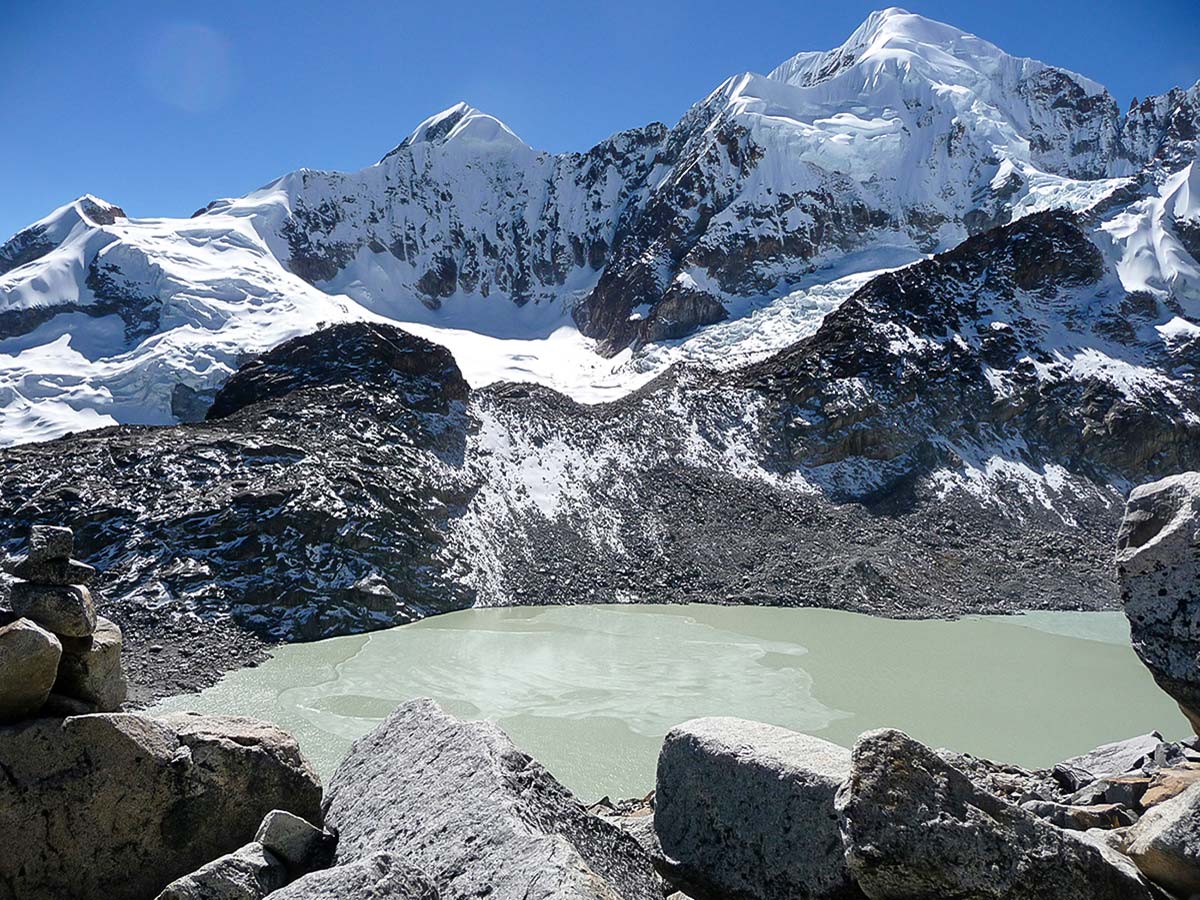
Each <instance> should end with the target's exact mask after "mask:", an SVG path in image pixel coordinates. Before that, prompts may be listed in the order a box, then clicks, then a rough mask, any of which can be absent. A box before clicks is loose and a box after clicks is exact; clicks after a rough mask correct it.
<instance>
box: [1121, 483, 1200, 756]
mask: <svg viewBox="0 0 1200 900" xmlns="http://www.w3.org/2000/svg"><path fill="white" fill-rule="evenodd" d="M1117 576H1118V579H1119V580H1120V584H1121V600H1122V602H1123V603H1124V606H1125V615H1126V617H1128V619H1129V625H1130V632H1131V635H1132V638H1133V649H1134V650H1136V651H1137V654H1138V656H1139V657H1141V660H1142V662H1143V663H1145V665H1146V667H1147V668H1148V669H1149V670H1150V672H1151V674H1152V675H1153V676H1154V680H1155V681H1156V682H1158V686H1159V687H1161V688H1162V689H1163V690H1164V691H1166V692H1167V693H1168V694H1170V695H1171V696H1172V697H1173V698H1174V699H1175V700H1176V702H1178V703H1179V707H1180V709H1181V710H1182V711H1183V713H1184V715H1185V716H1187V718H1188V721H1189V722H1190V723H1191V725H1192V728H1193V730H1195V731H1197V732H1200V666H1198V665H1197V662H1196V661H1197V659H1200V472H1188V473H1186V474H1183V475H1175V476H1172V477H1171V478H1164V479H1162V480H1161V481H1155V482H1153V483H1151V484H1145V485H1141V486H1140V487H1136V488H1134V489H1133V491H1132V493H1130V495H1129V501H1128V503H1127V504H1126V506H1125V518H1124V521H1122V522H1121V530H1120V532H1119V533H1118V536H1117Z"/></svg>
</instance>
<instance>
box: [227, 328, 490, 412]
mask: <svg viewBox="0 0 1200 900" xmlns="http://www.w3.org/2000/svg"><path fill="white" fill-rule="evenodd" d="M330 345H332V346H334V347H336V348H337V349H336V351H335V352H332V353H330V352H328V350H327V349H326V348H328V347H329V346H330ZM349 383H354V384H357V385H359V386H361V387H364V388H373V389H375V390H385V389H388V388H391V389H393V390H396V391H398V392H415V393H416V394H418V395H419V397H414V398H413V399H414V403H419V402H422V401H425V402H429V400H430V399H433V398H432V397H427V395H428V394H429V387H430V386H431V385H437V386H438V387H439V388H440V392H439V393H440V396H441V399H442V401H443V406H442V410H443V411H448V409H449V404H450V402H451V401H454V400H465V399H466V397H467V392H468V390H469V388H468V387H467V383H466V381H464V380H463V377H462V374H461V373H460V372H459V371H458V366H457V365H456V364H455V362H454V357H453V356H451V355H450V351H449V350H447V349H446V348H445V347H442V346H440V345H439V344H433V343H430V342H429V341H424V340H421V339H420V338H416V337H413V336H412V335H409V334H407V333H405V332H401V331H398V330H397V329H395V328H393V327H391V326H387V325H372V324H369V323H356V324H345V325H334V326H333V327H331V328H328V329H325V330H323V331H321V332H318V333H316V334H309V335H305V336H303V337H298V338H294V339H293V340H290V341H286V342H285V343H283V344H280V345H279V346H278V347H276V348H275V349H274V350H272V351H270V352H269V353H265V354H263V356H261V357H259V358H258V359H255V360H252V361H251V362H249V363H247V364H246V365H245V366H243V367H242V368H240V369H239V370H238V371H237V372H236V373H235V374H234V376H233V377H232V378H230V379H229V381H227V382H226V383H225V384H224V386H223V387H222V388H221V390H220V391H218V392H217V395H216V397H215V398H214V400H213V404H212V407H211V408H210V409H209V411H208V418H210V419H223V418H225V417H226V416H229V415H232V414H233V413H234V412H236V411H237V410H239V409H242V408H243V407H246V406H249V405H250V404H252V403H262V402H264V401H267V400H271V399H275V398H279V397H285V396H287V395H288V394H291V393H293V392H294V391H298V390H302V389H303V388H309V387H323V386H328V385H331V384H349Z"/></svg>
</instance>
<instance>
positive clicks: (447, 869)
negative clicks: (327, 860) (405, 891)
mask: <svg viewBox="0 0 1200 900" xmlns="http://www.w3.org/2000/svg"><path fill="white" fill-rule="evenodd" d="M325 814H326V819H327V821H328V823H329V825H330V827H331V828H332V829H333V830H335V831H337V832H338V836H339V837H338V859H339V861H340V862H341V863H347V862H358V861H361V860H364V859H366V858H367V857H369V856H371V855H372V854H375V853H379V852H381V851H386V852H390V853H394V854H396V855H397V856H399V857H401V858H403V859H404V860H406V861H408V862H410V863H412V864H414V865H416V866H418V867H420V868H421V869H423V870H424V871H425V872H427V873H428V874H429V876H430V877H431V878H432V879H433V882H434V884H435V885H436V886H437V888H438V890H439V892H440V894H441V896H442V897H443V898H458V897H463V898H466V897H482V896H484V895H485V894H486V895H487V896H488V897H489V898H491V900H551V898H554V900H572V898H580V900H582V898H588V900H600V898H603V900H618V898H619V900H661V893H660V889H659V881H658V877H657V875H656V874H655V872H654V869H653V866H652V864H651V862H650V860H649V858H648V857H647V856H646V854H645V852H644V851H643V850H642V849H641V847H639V846H638V844H637V842H636V841H635V840H634V839H633V838H631V837H630V836H629V835H627V834H625V833H624V832H622V831H621V830H620V829H618V828H616V827H614V826H613V825H610V824H609V823H607V822H604V821H602V820H600V819H599V818H597V817H596V816H593V815H590V814H589V813H587V812H586V810H584V808H583V807H582V806H581V805H580V804H579V802H578V801H577V800H576V799H575V797H574V796H572V794H571V793H570V791H568V790H567V789H566V788H564V787H563V786H562V785H560V784H559V783H558V782H557V781H556V780H555V779H554V777H553V776H552V775H551V774H550V773H549V772H547V771H546V769H545V768H543V767H542V766H541V764H539V763H538V762H537V761H536V760H534V759H532V758H530V757H529V756H528V755H526V754H525V753H522V752H521V751H520V750H518V749H517V748H516V747H514V746H513V744H512V742H511V741H510V740H509V739H508V737H507V736H506V735H505V734H504V732H502V731H501V730H500V729H499V728H497V727H496V726H495V725H492V724H490V723H487V722H462V721H459V720H458V719H456V718H454V717H453V716H450V715H448V714H446V713H445V712H443V711H442V710H441V708H440V707H438V705H437V704H436V703H434V702H433V701H432V700H416V701H413V702H411V703H406V704H404V705H403V706H401V707H399V708H398V709H396V710H395V711H394V712H393V713H392V714H391V715H390V716H388V718H387V719H386V720H385V721H384V722H383V723H382V724H381V725H380V726H379V727H378V728H376V729H375V730H374V731H372V732H371V733H370V734H368V735H366V736H365V737H363V738H360V739H359V740H358V741H356V742H355V744H354V746H353V747H352V748H351V750H350V753H349V754H348V755H347V756H346V758H345V759H344V760H343V761H342V763H341V765H340V766H338V769H337V771H336V772H335V773H334V775H333V778H332V779H331V780H330V784H329V791H328V795H327V800H326V813H325Z"/></svg>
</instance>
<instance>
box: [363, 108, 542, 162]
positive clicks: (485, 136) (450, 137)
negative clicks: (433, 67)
mask: <svg viewBox="0 0 1200 900" xmlns="http://www.w3.org/2000/svg"><path fill="white" fill-rule="evenodd" d="M455 142H457V143H459V144H461V145H466V146H465V148H464V149H465V150H466V151H467V152H486V151H487V150H491V149H501V148H511V149H519V150H523V151H527V152H532V148H531V147H530V146H529V145H528V144H526V143H525V142H524V141H522V140H521V139H520V138H519V137H517V135H516V133H515V132H514V131H513V130H512V129H511V128H509V127H508V126H507V125H505V124H504V123H503V122H501V121H500V120H499V119H497V118H496V117H495V116H491V115H488V114H487V113H485V112H481V111H480V110H478V109H475V108H474V107H473V106H471V105H469V104H467V103H465V102H459V103H456V104H454V105H453V106H451V107H449V108H448V109H444V110H442V111H441V112H440V113H436V114H434V115H432V116H430V117H429V118H428V119H426V120H425V121H423V122H422V123H421V124H420V125H418V126H417V127H416V128H415V129H414V130H413V133H412V134H410V135H409V136H408V137H406V138H405V139H404V140H403V141H401V142H400V144H399V145H397V146H396V147H395V148H394V149H392V150H391V151H389V152H388V153H387V154H386V155H385V156H384V157H383V160H381V162H383V161H386V160H388V159H389V158H391V157H393V156H395V155H396V154H397V153H398V152H400V151H401V150H404V149H411V148H413V147H416V146H417V145H420V144H429V145H447V144H451V143H455Z"/></svg>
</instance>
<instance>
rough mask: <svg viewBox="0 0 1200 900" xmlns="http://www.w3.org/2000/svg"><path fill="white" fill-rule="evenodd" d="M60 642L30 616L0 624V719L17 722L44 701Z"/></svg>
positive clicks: (52, 681)
mask: <svg viewBox="0 0 1200 900" xmlns="http://www.w3.org/2000/svg"><path fill="white" fill-rule="evenodd" d="M61 655H62V644H60V643H59V640H58V638H56V637H55V636H54V635H53V634H51V633H50V632H48V631H46V630H45V629H44V628H39V627H38V626H37V625H36V624H35V623H33V622H31V621H29V619H17V620H16V621H15V622H10V623H9V624H7V625H4V626H3V627H0V722H16V721H18V720H19V719H23V718H25V717H26V716H29V715H32V714H33V713H35V712H37V710H38V709H40V708H41V706H42V705H43V704H44V703H45V702H46V698H47V697H49V696H50V690H51V688H52V687H53V686H54V679H55V676H56V674H57V672H58V661H59V658H60V656H61Z"/></svg>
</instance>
